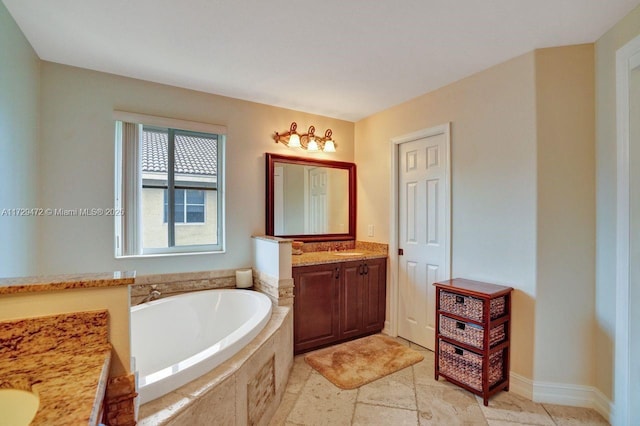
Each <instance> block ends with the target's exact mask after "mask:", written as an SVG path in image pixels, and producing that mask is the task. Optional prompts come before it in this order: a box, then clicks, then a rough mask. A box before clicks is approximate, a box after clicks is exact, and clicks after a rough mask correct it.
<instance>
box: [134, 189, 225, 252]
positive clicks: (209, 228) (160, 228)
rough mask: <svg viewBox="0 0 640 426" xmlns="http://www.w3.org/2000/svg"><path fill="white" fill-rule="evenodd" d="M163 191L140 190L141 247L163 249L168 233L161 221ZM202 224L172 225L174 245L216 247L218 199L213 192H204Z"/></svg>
mask: <svg viewBox="0 0 640 426" xmlns="http://www.w3.org/2000/svg"><path fill="white" fill-rule="evenodd" d="M164 191H165V190H164V189H162V188H144V189H143V190H142V223H143V231H142V246H143V247H147V248H158V247H167V245H168V244H169V231H168V229H167V226H168V225H167V223H166V222H165V221H164V214H163V211H164ZM204 194H205V208H204V220H205V221H204V223H195V224H189V223H179V224H176V234H175V238H176V245H178V246H180V245H194V244H216V243H217V241H216V236H217V218H218V209H217V205H218V199H217V193H216V191H205V193H204Z"/></svg>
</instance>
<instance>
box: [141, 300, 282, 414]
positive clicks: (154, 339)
mask: <svg viewBox="0 0 640 426" xmlns="http://www.w3.org/2000/svg"><path fill="white" fill-rule="evenodd" d="M270 316H271V300H270V299H269V298H268V297H267V296H266V295H264V294H262V293H259V292H257V291H250V290H234V289H229V290H226V289H225V290H206V291H198V292H192V293H186V294H182V295H179V296H172V297H167V298H165V299H160V300H156V301H153V302H147V303H143V304H141V305H138V306H134V307H132V308H131V355H132V357H133V359H134V364H135V365H134V370H135V371H136V374H137V382H138V394H139V398H140V399H139V403H140V404H144V403H145V402H148V401H151V400H154V399H156V398H159V397H161V396H162V395H165V394H167V393H169V392H171V391H172V390H174V389H177V388H179V387H180V386H182V385H185V384H187V383H189V382H190V381H192V380H194V379H195V378H197V377H200V376H202V375H203V374H205V373H207V372H208V371H210V370H212V369H213V368H215V367H216V366H218V365H219V364H221V363H223V362H224V361H226V360H227V359H229V358H230V357H232V356H233V355H234V354H236V353H237V352H238V351H240V349H242V348H243V347H244V346H245V345H246V344H247V343H249V342H250V341H251V340H252V339H253V338H254V337H256V336H257V335H258V333H259V332H260V331H261V330H262V329H263V328H264V326H265V325H266V324H267V322H268V321H269V318H270Z"/></svg>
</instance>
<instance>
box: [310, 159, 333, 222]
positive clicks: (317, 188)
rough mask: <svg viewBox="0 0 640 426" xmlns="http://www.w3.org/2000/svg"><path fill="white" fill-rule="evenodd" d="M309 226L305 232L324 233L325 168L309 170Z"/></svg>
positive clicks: (325, 217)
mask: <svg viewBox="0 0 640 426" xmlns="http://www.w3.org/2000/svg"><path fill="white" fill-rule="evenodd" d="M308 182H309V216H308V217H309V227H308V229H307V232H306V233H307V234H326V233H327V232H328V231H327V229H328V227H329V226H328V225H329V221H328V217H327V170H326V169H324V168H322V167H314V168H312V169H310V170H309V179H308Z"/></svg>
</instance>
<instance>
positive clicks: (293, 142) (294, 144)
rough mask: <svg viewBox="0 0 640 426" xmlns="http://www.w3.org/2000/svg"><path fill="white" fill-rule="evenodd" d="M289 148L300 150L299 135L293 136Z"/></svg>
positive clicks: (290, 138)
mask: <svg viewBox="0 0 640 426" xmlns="http://www.w3.org/2000/svg"><path fill="white" fill-rule="evenodd" d="M288 146H289V148H300V146H301V145H300V136H298V134H297V133H293V134H291V136H290V137H289V145H288Z"/></svg>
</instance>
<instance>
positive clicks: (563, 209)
mask: <svg viewBox="0 0 640 426" xmlns="http://www.w3.org/2000/svg"><path fill="white" fill-rule="evenodd" d="M535 59H536V62H535V63H536V105H537V108H536V116H537V138H538V151H537V158H538V172H537V186H538V191H537V193H538V206H537V217H538V221H537V271H538V272H537V287H536V326H535V332H536V338H535V362H534V364H535V380H536V381H542V382H556V383H571V384H575V385H592V384H593V382H594V378H593V371H594V369H593V365H594V364H593V331H594V324H595V316H594V314H595V310H594V309H595V308H594V305H595V127H594V124H595V95H594V90H595V86H594V79H595V77H594V46H593V44H584V45H579V46H567V47H557V48H550V49H541V50H537V51H536V52H535ZM560 348H562V349H561V350H560ZM576 354H579V356H576Z"/></svg>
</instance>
